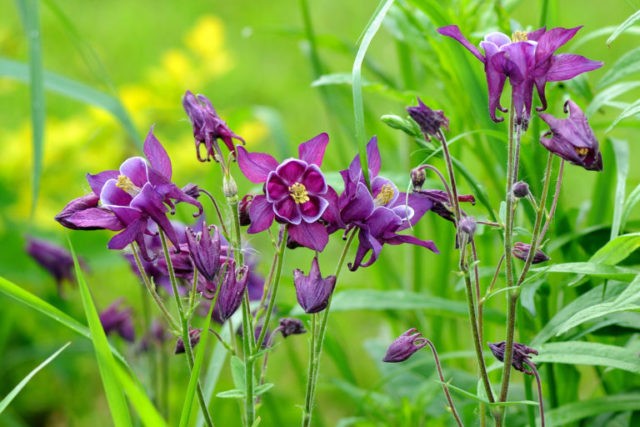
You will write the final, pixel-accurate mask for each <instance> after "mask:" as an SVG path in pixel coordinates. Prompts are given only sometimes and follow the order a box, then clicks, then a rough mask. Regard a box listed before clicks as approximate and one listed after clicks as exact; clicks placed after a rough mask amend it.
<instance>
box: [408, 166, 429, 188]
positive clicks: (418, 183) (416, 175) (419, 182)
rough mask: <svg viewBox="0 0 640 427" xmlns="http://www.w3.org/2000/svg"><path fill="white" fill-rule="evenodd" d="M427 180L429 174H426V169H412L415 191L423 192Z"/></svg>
mask: <svg viewBox="0 0 640 427" xmlns="http://www.w3.org/2000/svg"><path fill="white" fill-rule="evenodd" d="M426 179H427V174H426V173H425V172H424V167H422V166H418V167H417V168H413V169H411V184H412V185H413V190H414V191H415V190H421V189H422V186H423V185H424V182H425V180H426Z"/></svg>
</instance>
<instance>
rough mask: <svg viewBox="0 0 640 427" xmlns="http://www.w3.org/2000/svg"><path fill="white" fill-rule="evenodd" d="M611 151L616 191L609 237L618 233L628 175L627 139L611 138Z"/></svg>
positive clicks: (613, 236)
mask: <svg viewBox="0 0 640 427" xmlns="http://www.w3.org/2000/svg"><path fill="white" fill-rule="evenodd" d="M611 144H612V146H613V152H614V153H615V157H616V192H615V199H614V202H613V222H612V224H611V239H613V238H615V237H616V236H617V235H618V234H619V233H620V224H621V222H622V213H623V210H624V197H625V193H626V184H627V176H628V175H629V144H628V143H627V141H623V140H619V139H613V138H611Z"/></svg>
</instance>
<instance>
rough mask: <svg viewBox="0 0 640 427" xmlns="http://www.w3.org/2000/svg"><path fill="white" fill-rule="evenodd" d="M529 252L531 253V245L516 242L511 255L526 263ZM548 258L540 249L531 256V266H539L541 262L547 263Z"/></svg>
mask: <svg viewBox="0 0 640 427" xmlns="http://www.w3.org/2000/svg"><path fill="white" fill-rule="evenodd" d="M529 252H531V245H529V244H527V243H522V242H516V243H514V245H513V249H512V250H511V253H512V254H513V256H514V257H516V258H518V259H520V260H522V261H526V260H527V258H528V257H529ZM549 259H550V258H549V257H548V256H547V254H545V253H544V252H542V251H541V250H540V249H538V250H536V253H535V254H534V255H533V262H532V264H540V263H541V262H545V261H549Z"/></svg>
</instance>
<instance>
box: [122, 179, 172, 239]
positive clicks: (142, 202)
mask: <svg viewBox="0 0 640 427" xmlns="http://www.w3.org/2000/svg"><path fill="white" fill-rule="evenodd" d="M131 207H132V208H138V209H140V210H141V211H142V212H144V213H145V214H147V215H149V217H150V218H151V219H152V220H153V221H154V222H155V223H156V224H157V225H158V227H160V228H161V229H162V231H164V233H165V235H166V236H167V238H168V239H169V240H170V241H171V243H173V245H174V246H175V247H176V248H178V247H180V241H179V240H178V235H177V234H176V231H175V229H174V228H173V226H172V225H171V222H170V221H169V218H167V207H166V206H165V205H164V203H163V197H162V195H160V194H159V193H158V192H157V191H155V190H154V188H153V186H152V185H151V184H146V185H145V186H144V187H142V191H141V192H140V194H138V195H137V196H136V197H134V198H133V200H132V201H131Z"/></svg>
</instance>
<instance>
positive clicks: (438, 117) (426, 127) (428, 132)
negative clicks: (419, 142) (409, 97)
mask: <svg viewBox="0 0 640 427" xmlns="http://www.w3.org/2000/svg"><path fill="white" fill-rule="evenodd" d="M407 112H408V113H409V115H410V116H411V118H412V119H413V120H414V121H415V122H416V123H417V124H418V125H419V126H420V130H421V131H422V134H423V135H424V137H425V138H426V140H427V141H429V140H430V137H432V136H433V137H435V138H436V139H438V140H439V139H440V132H441V131H440V129H442V128H444V129H445V130H449V119H447V118H446V117H445V115H444V112H443V111H441V110H432V109H431V108H429V107H427V106H426V105H425V104H424V102H422V100H421V99H420V98H418V105H417V106H415V107H408V108H407Z"/></svg>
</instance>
